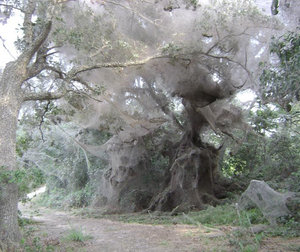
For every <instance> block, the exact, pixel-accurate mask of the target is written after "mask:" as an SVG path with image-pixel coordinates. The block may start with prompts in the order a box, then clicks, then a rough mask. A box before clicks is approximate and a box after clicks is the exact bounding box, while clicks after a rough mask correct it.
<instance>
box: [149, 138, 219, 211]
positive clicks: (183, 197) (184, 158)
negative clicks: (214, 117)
mask: <svg viewBox="0 0 300 252" xmlns="http://www.w3.org/2000/svg"><path fill="white" fill-rule="evenodd" d="M217 159H218V150H216V149H215V148H213V147H212V146H204V145H203V146H201V147H200V146H196V145H195V144H193V143H192V142H191V141H187V140H186V139H185V140H184V141H183V142H182V144H181V145H180V147H179V149H178V151H177V154H176V156H175V160H174V162H173V164H172V166H171V169H170V179H169V183H168V184H167V186H166V188H165V189H164V191H163V192H161V193H160V194H159V195H157V196H156V197H155V198H153V199H152V202H151V204H150V207H149V209H150V210H152V211H153V210H158V211H173V212H174V211H185V210H190V209H203V208H204V207H205V205H206V204H210V205H215V204H216V203H218V202H219V201H218V199H217V198H216V197H215V192H214V186H215V177H216V173H217Z"/></svg>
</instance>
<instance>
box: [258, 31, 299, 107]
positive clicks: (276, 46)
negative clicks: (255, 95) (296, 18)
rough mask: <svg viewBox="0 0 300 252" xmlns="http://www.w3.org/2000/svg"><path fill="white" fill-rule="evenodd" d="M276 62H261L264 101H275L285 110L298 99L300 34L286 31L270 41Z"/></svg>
mask: <svg viewBox="0 0 300 252" xmlns="http://www.w3.org/2000/svg"><path fill="white" fill-rule="evenodd" d="M270 52H271V53H273V54H275V55H277V57H278V62H273V63H270V64H266V63H262V64H261V66H262V74H261V76H260V82H261V92H262V97H263V99H264V102H275V103H277V104H279V105H280V106H281V107H282V108H283V109H285V110H286V111H288V110H289V106H290V103H292V102H295V101H300V34H299V33H296V32H288V33H286V34H284V35H283V36H281V37H279V38H278V39H275V38H274V39H273V42H272V43H271V50H270Z"/></svg>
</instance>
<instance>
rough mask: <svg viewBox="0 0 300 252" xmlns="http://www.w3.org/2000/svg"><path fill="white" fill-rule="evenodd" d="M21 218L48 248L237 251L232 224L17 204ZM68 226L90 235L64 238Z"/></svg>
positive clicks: (273, 247) (290, 244)
mask: <svg viewBox="0 0 300 252" xmlns="http://www.w3.org/2000/svg"><path fill="white" fill-rule="evenodd" d="M19 208H20V210H21V211H22V214H23V216H24V217H27V218H31V219H32V220H34V221H35V224H31V225H29V226H27V227H26V229H27V230H31V232H32V233H31V235H32V236H35V237H39V239H40V242H41V243H42V244H43V246H47V245H48V246H50V247H51V248H52V249H54V250H50V251H87V252H94V251H95V252H125V251H130V252H135V251H136V252H160V251H162V252H169V251H170V252H171V251H172V252H174V251H180V252H184V251H189V252H192V251H195V252H200V251H239V250H235V249H234V248H233V247H231V246H230V242H229V240H230V233H231V232H232V227H219V228H217V229H210V228H206V227H199V226H191V225H178V224H175V225H145V224H129V223H123V222H118V221H112V220H108V219H95V218H84V217H81V216H75V215H72V214H71V213H70V212H64V211H58V210H54V209H48V208H42V207H39V208H38V209H37V208H36V207H31V206H30V204H26V205H20V207H19ZM71 229H75V230H81V231H82V232H83V233H84V234H85V235H89V236H91V237H92V238H91V239H89V240H86V241H84V242H70V241H66V239H65V237H66V235H67V234H68V232H69V231H70V230H71ZM299 248H300V239H299V238H294V239H283V238H267V239H266V240H264V241H263V242H262V246H261V249H260V250H259V251H264V252H267V251H274V252H275V251H276V252H280V251H282V252H286V251H299Z"/></svg>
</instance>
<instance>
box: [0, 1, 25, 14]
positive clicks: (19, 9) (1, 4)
mask: <svg viewBox="0 0 300 252" xmlns="http://www.w3.org/2000/svg"><path fill="white" fill-rule="evenodd" d="M0 6H4V7H6V8H11V9H14V10H18V11H21V12H23V13H26V12H25V11H24V10H23V9H21V8H18V7H16V6H13V5H11V4H3V3H0Z"/></svg>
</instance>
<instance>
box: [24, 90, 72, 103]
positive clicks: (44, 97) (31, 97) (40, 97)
mask: <svg viewBox="0 0 300 252" xmlns="http://www.w3.org/2000/svg"><path fill="white" fill-rule="evenodd" d="M67 92H68V91H65V92H59V93H58V92H57V93H56V92H55V93H54V92H41V93H25V95H24V98H23V101H50V100H58V99H61V98H62V97H64V96H65V95H66V94H67Z"/></svg>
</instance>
